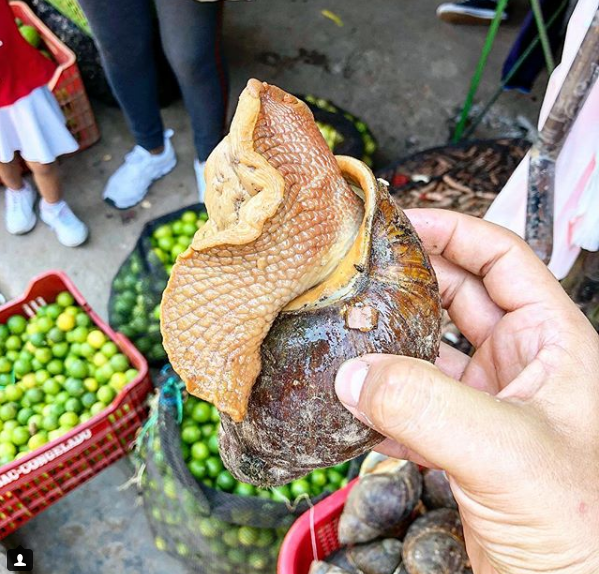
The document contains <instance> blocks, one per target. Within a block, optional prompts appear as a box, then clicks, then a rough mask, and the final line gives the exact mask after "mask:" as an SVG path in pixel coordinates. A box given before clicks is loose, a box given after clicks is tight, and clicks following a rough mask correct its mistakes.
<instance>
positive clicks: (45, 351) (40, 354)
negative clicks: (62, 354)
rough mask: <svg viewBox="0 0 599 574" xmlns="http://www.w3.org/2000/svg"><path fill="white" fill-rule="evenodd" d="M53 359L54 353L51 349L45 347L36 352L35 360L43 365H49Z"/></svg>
mask: <svg viewBox="0 0 599 574" xmlns="http://www.w3.org/2000/svg"><path fill="white" fill-rule="evenodd" d="M52 357H53V355H52V351H51V349H50V348H49V347H43V348H41V349H38V350H37V351H36V352H35V358H36V359H37V360H38V361H39V362H40V363H41V364H42V365H47V364H48V363H49V362H50V361H51V360H52Z"/></svg>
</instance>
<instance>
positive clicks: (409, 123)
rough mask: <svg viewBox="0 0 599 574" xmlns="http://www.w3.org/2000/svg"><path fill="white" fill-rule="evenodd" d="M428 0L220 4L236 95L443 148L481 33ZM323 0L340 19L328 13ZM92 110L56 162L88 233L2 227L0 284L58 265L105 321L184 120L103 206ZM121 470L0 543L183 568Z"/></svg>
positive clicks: (483, 93)
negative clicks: (158, 543)
mask: <svg viewBox="0 0 599 574" xmlns="http://www.w3.org/2000/svg"><path fill="white" fill-rule="evenodd" d="M437 4H438V0H368V1H367V2H365V1H364V0H259V1H257V2H251V3H246V2H230V3H227V14H226V31H225V36H226V45H227V53H228V57H229V64H230V68H231V85H232V97H233V99H232V102H235V100H236V98H237V96H238V95H239V93H240V91H241V89H242V88H243V86H244V85H245V83H246V81H247V79H248V78H249V77H257V78H260V79H263V80H267V81H269V82H272V83H276V84H278V85H280V86H281V87H283V88H285V89H288V90H290V91H293V92H296V93H312V94H315V95H318V96H322V97H326V98H329V99H331V100H333V101H334V102H336V103H338V104H339V105H341V106H343V107H345V108H346V109H348V110H350V111H352V112H353V113H355V114H357V115H359V116H361V117H362V118H363V119H364V120H365V121H366V122H367V123H368V124H369V125H370V126H371V128H372V131H373V132H374V134H375V135H376V136H377V137H378V139H379V143H380V146H381V149H382V161H390V160H395V159H399V158H400V157H402V156H403V155H405V154H406V153H411V152H413V151H416V150H418V149H423V148H426V147H429V146H433V145H438V144H442V143H444V142H446V141H447V139H448V135H449V127H448V125H449V122H450V121H451V118H452V117H453V116H455V113H456V110H457V109H458V108H459V106H460V105H461V103H462V102H463V99H464V97H465V94H466V91H467V88H468V84H469V81H470V76H471V74H472V71H473V70H474V68H475V65H476V62H477V59H478V56H479V54H480V50H481V47H482V44H483V41H484V37H485V33H486V30H485V29H484V28H464V27H454V26H451V25H448V24H444V23H441V22H439V21H438V20H437V19H436V18H435V8H436V5H437ZM517 7H518V5H516V8H517ZM325 9H326V10H330V11H332V12H334V13H336V14H337V15H338V16H339V17H340V18H341V19H342V21H343V24H344V25H343V26H342V27H340V26H338V25H337V24H335V23H334V22H333V21H331V20H330V19H328V18H326V17H324V16H323V15H322V13H321V11H322V10H325ZM519 16H521V14H518V13H517V14H516V17H515V19H514V23H513V24H508V25H505V26H503V27H502V29H501V30H500V33H499V36H498V38H497V41H496V45H495V49H494V51H493V53H492V54H491V56H490V59H489V64H488V67H487V71H486V74H485V76H484V78H483V82H482V85H481V89H480V92H479V96H478V98H477V99H478V100H479V101H485V100H486V98H487V97H489V95H490V94H491V93H492V92H493V91H494V89H495V88H496V86H497V84H498V81H499V75H500V70H501V65H502V63H503V59H504V57H505V55H506V54H507V51H508V50H509V47H510V46H511V43H512V41H513V39H514V37H515V35H516V34H517V32H518V21H519V20H520V18H519ZM545 82H546V78H545V77H542V78H540V80H539V82H538V86H537V89H536V95H534V94H533V95H532V96H522V95H520V94H506V95H504V96H502V98H501V99H500V101H499V103H498V104H497V105H496V106H495V108H494V109H493V112H492V114H491V120H490V121H489V122H487V123H486V125H484V126H483V127H482V128H481V130H479V132H478V133H477V135H480V136H482V137H487V136H499V135H505V134H508V135H513V134H514V133H517V131H518V130H517V129H516V130H514V126H515V124H516V119H517V118H518V117H519V116H522V117H523V118H525V119H527V120H528V121H529V122H532V123H533V124H534V123H535V122H536V117H537V114H538V108H539V104H540V100H541V99H542V93H543V92H544V84H545ZM539 94H541V96H540V95H539ZM95 111H96V114H97V119H98V122H99V124H100V128H101V130H102V136H103V137H102V140H101V142H100V143H98V144H97V145H96V146H94V147H93V148H91V149H90V150H88V151H86V152H83V153H81V154H78V155H76V156H74V157H71V158H68V159H66V160H65V161H64V162H63V175H64V187H65V196H66V198H67V199H68V201H69V202H70V203H71V205H72V206H73V208H74V209H75V211H76V212H77V213H79V214H80V215H81V216H82V217H83V218H84V219H85V220H86V221H87V223H88V224H89V225H90V228H91V239H90V241H89V243H88V244H87V245H85V246H84V247H82V248H79V249H68V248H64V247H62V246H60V245H59V244H58V243H57V242H56V241H55V239H54V237H53V236H52V233H51V232H50V231H49V230H48V229H47V228H46V227H45V226H44V225H43V224H39V225H38V226H37V227H36V228H35V230H34V231H33V232H32V233H30V234H29V235H27V236H25V237H12V236H10V235H8V234H7V233H6V231H5V230H4V226H0V292H1V293H3V294H4V295H5V296H7V297H14V296H17V295H18V294H20V293H22V292H23V290H24V289H25V287H26V285H27V283H28V282H29V280H30V279H31V277H33V276H35V275H37V274H39V273H41V272H43V271H46V270H49V269H62V270H64V271H66V272H67V273H68V275H69V276H70V277H71V278H72V279H73V280H74V282H75V283H76V284H77V286H78V287H79V288H80V289H81V291H82V292H83V293H84V295H85V296H86V297H87V299H88V301H89V302H90V304H91V305H92V307H93V308H94V309H96V310H97V311H98V312H99V313H100V315H102V316H104V317H106V314H107V313H106V306H107V299H108V294H109V288H110V283H111V280H112V277H113V276H114V274H115V272H116V270H117V269H118V267H119V265H120V263H121V262H122V261H123V259H124V258H125V257H126V255H127V254H128V252H129V251H130V250H131V248H132V247H133V245H134V243H135V241H136V239H137V237H138V235H139V232H140V230H141V228H142V226H143V224H144V223H145V222H146V221H148V220H150V219H153V218H155V217H157V216H159V215H162V214H164V213H167V212H169V211H172V210H174V209H177V208H179V207H181V206H184V205H188V204H191V203H194V202H195V201H196V198H197V192H196V188H195V183H194V175H193V170H192V161H193V156H194V152H193V150H192V146H191V136H190V130H189V125H188V121H187V117H186V115H185V111H184V108H183V106H182V105H181V103H177V104H174V105H172V106H170V107H169V108H168V109H166V110H164V117H165V123H166V125H167V126H169V127H172V128H174V130H175V132H176V136H175V139H174V145H175V147H176V149H177V154H178V157H179V164H178V166H177V168H176V169H175V171H174V172H173V173H171V174H170V175H169V176H168V177H166V178H164V179H163V180H162V181H160V182H158V183H156V184H155V185H154V186H153V187H152V189H151V192H150V194H149V196H148V198H147V200H148V201H147V203H145V204H144V205H143V206H139V207H137V208H135V209H133V210H130V211H128V212H117V211H114V210H113V209H111V208H109V207H108V206H106V205H105V204H103V203H102V201H101V199H100V197H101V192H102V187H103V185H104V183H105V181H106V179H107V178H108V176H109V175H110V173H111V172H112V171H113V170H114V169H116V167H117V166H118V165H119V163H120V162H121V161H122V157H123V155H124V154H125V153H126V152H127V151H128V149H129V148H130V147H131V146H132V140H131V137H130V135H129V134H128V132H127V129H126V127H125V125H124V123H123V120H122V116H121V114H120V112H119V111H118V110H116V109H113V108H107V107H104V106H101V105H95ZM230 111H233V107H232V108H231V110H230ZM130 476H131V468H130V466H129V465H128V463H127V461H122V462H120V463H118V464H116V465H114V466H113V467H111V468H110V469H108V470H106V471H105V472H103V473H102V474H101V475H99V476H98V477H96V478H95V479H93V480H91V481H90V482H88V483H87V484H86V485H84V486H83V487H81V488H80V489H79V490H77V491H75V492H73V493H72V494H70V495H69V496H67V497H66V498H65V499H63V500H61V501H60V502H59V503H57V504H55V505H54V506H53V507H51V508H50V509H48V510H47V511H46V512H44V513H43V514H41V515H40V516H38V517H36V518H35V519H33V520H32V521H31V522H29V523H28V524H27V525H26V526H24V527H23V528H22V529H21V530H20V531H19V532H17V533H16V534H15V535H13V536H11V537H10V538H9V539H8V540H6V541H5V542H6V545H7V546H9V547H12V546H13V545H15V546H16V544H17V543H19V542H21V543H22V544H23V545H24V546H25V547H28V548H32V549H33V550H34V552H35V560H36V568H35V572H37V573H39V574H71V573H73V574H74V573H79V572H85V573H86V574H99V573H104V572H124V571H125V572H132V573H137V572H144V573H145V574H166V573H167V572H181V573H184V572H185V570H184V569H183V568H182V567H181V565H179V564H178V563H177V562H175V561H173V560H171V559H170V558H168V557H167V556H166V555H164V554H162V553H160V552H158V551H157V550H155V549H154V546H153V543H152V538H151V534H150V531H149V527H148V524H147V522H146V520H145V515H144V513H143V509H142V507H141V506H139V504H138V500H137V497H136V495H135V492H134V490H133V489H128V490H120V489H119V487H120V486H121V485H123V484H124V483H125V482H126V481H127V480H128V478H129V477H130ZM1 568H3V564H1V565H0V569H1ZM0 571H1V570H0Z"/></svg>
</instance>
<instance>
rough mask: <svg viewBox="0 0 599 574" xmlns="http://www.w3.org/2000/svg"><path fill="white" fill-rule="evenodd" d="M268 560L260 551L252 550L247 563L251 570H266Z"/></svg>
mask: <svg viewBox="0 0 599 574" xmlns="http://www.w3.org/2000/svg"><path fill="white" fill-rule="evenodd" d="M268 562H269V561H268V556H266V555H265V554H262V553H261V552H252V553H251V554H250V556H249V558H248V564H249V566H250V568H251V569H252V570H266V568H267V567H268Z"/></svg>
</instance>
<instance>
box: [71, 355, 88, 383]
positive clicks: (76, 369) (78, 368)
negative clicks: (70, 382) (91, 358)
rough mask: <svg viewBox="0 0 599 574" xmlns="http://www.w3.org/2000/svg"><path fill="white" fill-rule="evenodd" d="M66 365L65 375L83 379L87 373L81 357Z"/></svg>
mask: <svg viewBox="0 0 599 574" xmlns="http://www.w3.org/2000/svg"><path fill="white" fill-rule="evenodd" d="M66 367H67V375H69V376H70V377H75V378H76V379H85V378H86V377H87V375H88V374H89V369H88V368H87V363H86V362H85V361H83V360H82V359H76V360H75V361H72V362H71V363H70V364H68V365H66Z"/></svg>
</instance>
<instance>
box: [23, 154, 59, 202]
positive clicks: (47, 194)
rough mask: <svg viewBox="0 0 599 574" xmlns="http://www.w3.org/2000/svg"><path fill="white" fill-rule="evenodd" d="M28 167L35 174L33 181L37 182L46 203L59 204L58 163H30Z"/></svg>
mask: <svg viewBox="0 0 599 574" xmlns="http://www.w3.org/2000/svg"><path fill="white" fill-rule="evenodd" d="M27 165H28V166H29V169H30V170H31V173H33V181H35V185H36V186H37V189H38V191H39V192H40V195H41V196H42V198H43V199H44V201H45V202H46V203H58V202H59V201H60V175H59V172H58V164H57V163H56V162H54V163H45V164H44V163H37V162H33V161H29V162H27Z"/></svg>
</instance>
